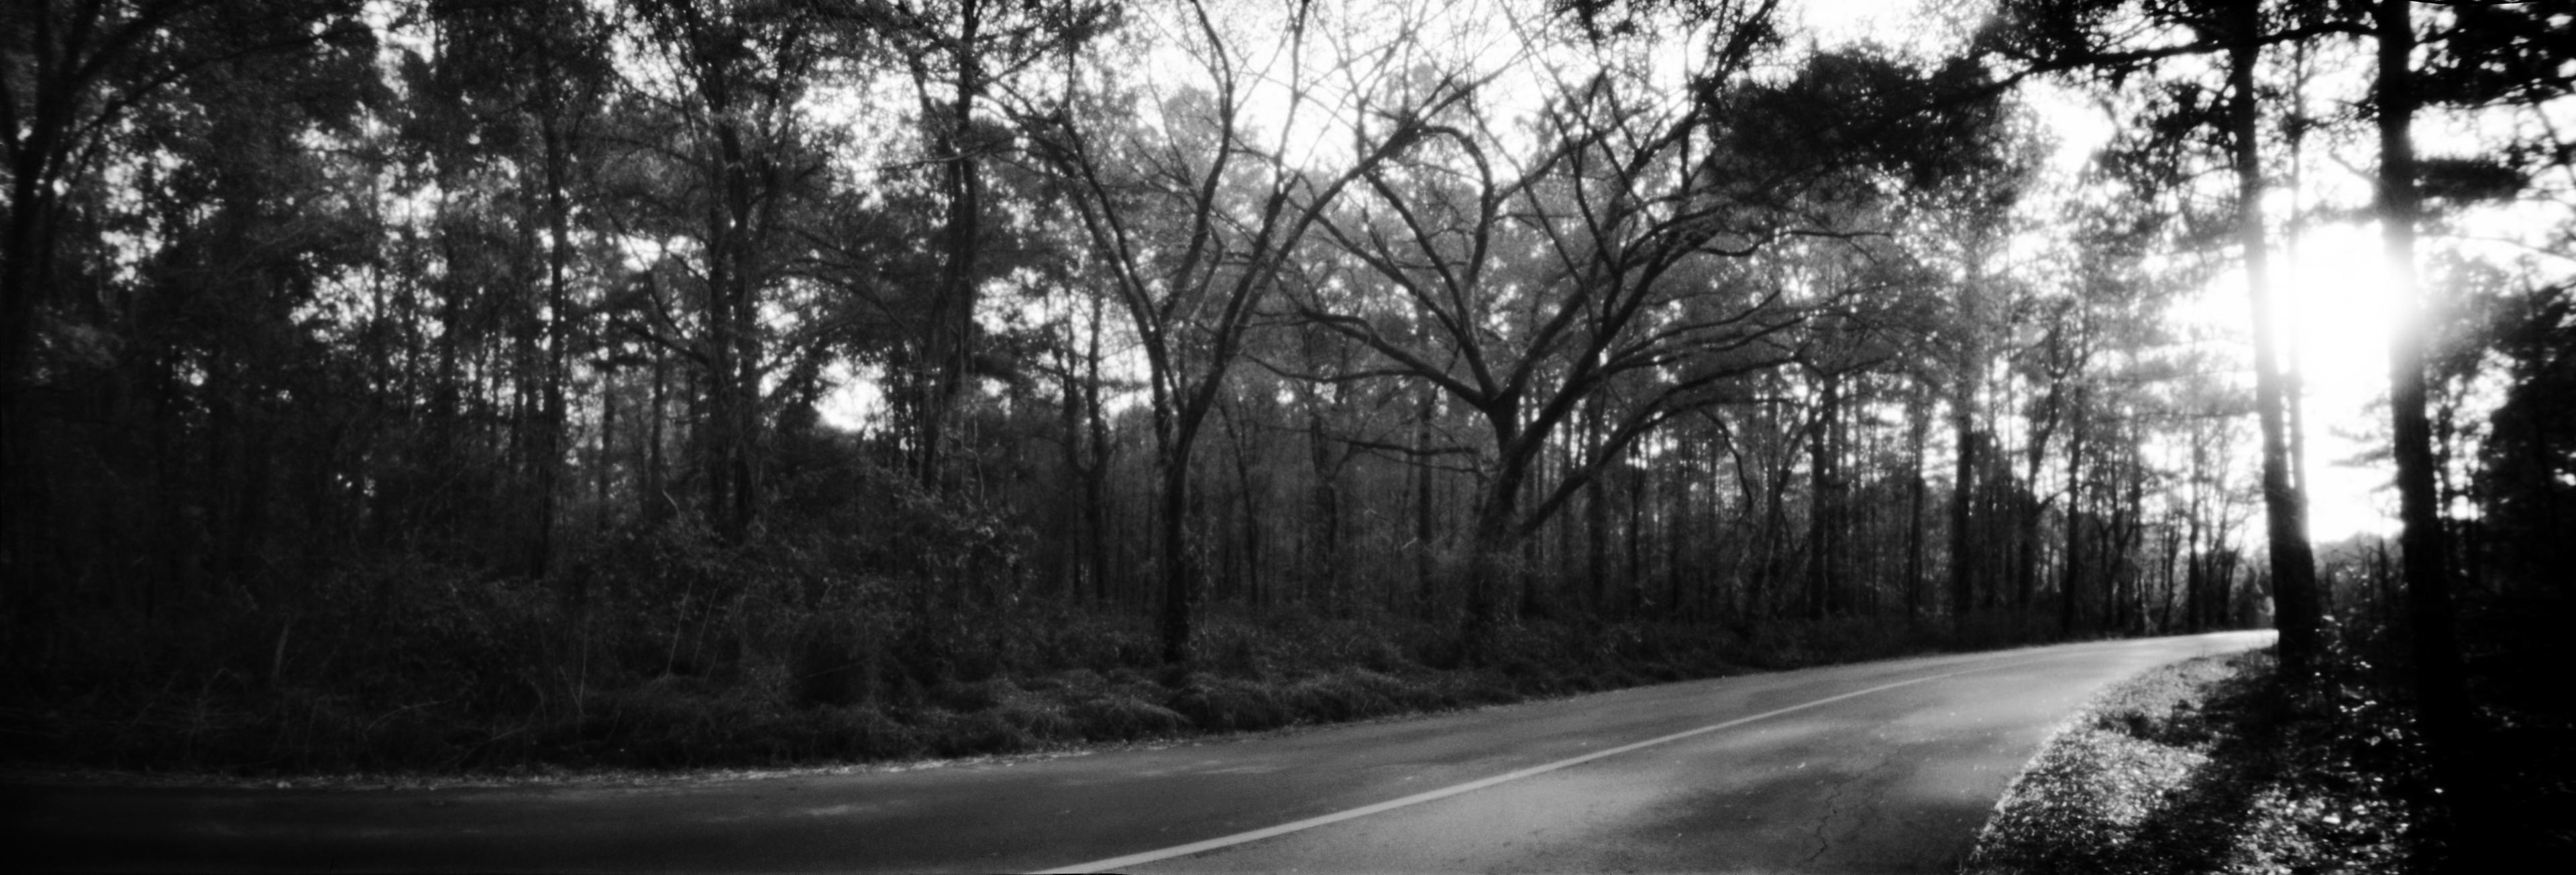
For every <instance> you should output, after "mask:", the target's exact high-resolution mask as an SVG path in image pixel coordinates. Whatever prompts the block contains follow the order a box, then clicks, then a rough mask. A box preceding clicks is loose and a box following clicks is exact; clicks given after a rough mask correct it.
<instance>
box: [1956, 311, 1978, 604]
mask: <svg viewBox="0 0 2576 875" xmlns="http://www.w3.org/2000/svg"><path fill="white" fill-rule="evenodd" d="M1967 360H1968V361H1969V362H1975V361H1977V358H1976V356H1975V355H1973V354H1972V355H1970V356H1969V357H1968V358H1967ZM1972 371H1973V369H1969V370H1968V371H1963V373H1961V374H1960V376H1959V386H1958V393H1957V396H1956V397H1955V398H1953V399H1952V401H1951V412H1950V421H1951V431H1952V433H1953V435H1955V437H1956V443H1957V445H1958V450H1957V453H1956V456H1957V464H1956V467H1955V468H1954V472H1953V474H1952V477H1951V481H1950V490H1951V491H1950V622H1951V624H1952V625H1953V627H1954V628H1956V629H1957V630H1958V631H1961V632H1965V631H1967V627H1968V610H1969V608H1970V607H1971V604H1972V602H1971V599H1973V598H1974V597H1975V589H1976V580H1977V547H1976V538H1975V537H1974V534H1973V532H1971V531H1970V524H1971V523H1973V522H1974V519H1973V513H1972V512H1971V509H1972V508H1973V507H1974V501H1975V496H1976V494H1977V433H1976V428H1977V413H1976V379H1977V378H1976V375H1975V374H1974V373H1973V372H1972Z"/></svg>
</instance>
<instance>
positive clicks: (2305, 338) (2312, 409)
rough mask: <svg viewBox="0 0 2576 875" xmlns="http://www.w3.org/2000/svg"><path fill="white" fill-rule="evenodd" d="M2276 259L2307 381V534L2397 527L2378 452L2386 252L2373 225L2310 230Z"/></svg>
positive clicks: (2290, 332) (2329, 535)
mask: <svg viewBox="0 0 2576 875" xmlns="http://www.w3.org/2000/svg"><path fill="white" fill-rule="evenodd" d="M2287 255H2288V257H2286V258H2283V259H2282V260H2281V261H2282V264H2281V269H2280V273H2279V276H2280V278H2281V280H2282V282H2281V287H2282V288H2283V290H2284V291H2285V292H2286V293H2287V294H2286V295H2284V297H2285V298H2286V300H2285V301H2283V303H2284V304H2285V305H2286V308H2285V309H2286V312H2284V313H2283V317H2284V318H2283V319H2282V320H2281V323H2282V327H2283V329H2284V331H2285V333H2286V334H2287V336H2286V337H2284V338H2283V340H2284V341H2286V342H2288V343H2289V344H2292V345H2294V348H2295V349H2296V350H2297V353H2298V357H2299V366H2300V372H2301V378H2302V380H2303V382H2304V384H2305V389H2306V392H2305V398H2304V401H2305V404H2306V408H2305V409H2306V414H2307V416H2306V419H2307V426H2308V427H2307V457H2308V465H2307V468H2308V476H2309V478H2310V483H2309V484H2308V532H2309V535H2310V536H2311V537H2314V538H2316V539H2318V540H2323V541H2335V540H2342V539H2344V538H2348V537H2351V536H2353V535H2355V534H2360V533H2364V532H2369V533H2377V534H2389V533H2393V532H2395V531H2396V520H2395V518H2394V513H2393V511H2392V508H2391V505H2390V499H2389V498H2388V497H2387V496H2385V495H2382V494H2379V493H2381V492H2382V491H2383V487H2385V486H2387V484H2388V483H2389V476H2390V475H2389V468H2388V462H2387V461H2386V457H2385V455H2384V454H2376V455H2373V456H2371V457H2370V461H2361V459H2362V458H2364V457H2365V455H2366V454H2373V453H2374V451H2378V450H2384V449H2385V446H2386V441H2385V439H2384V438H2383V437H2382V436H2383V435H2385V434H2386V433H2387V425H2386V422H2385V420H2386V417H2387V415H2388V414H2387V410H2386V408H2385V407H2384V406H2377V405H2375V404H2374V402H2376V401H2377V400H2379V399H2380V398H2382V397H2383V396H2384V395H2385V394H2386V392H2387V388H2388V340H2389V331H2390V329H2391V327H2392V326H2391V324H2390V321H2389V319H2390V317H2389V313H2390V311H2391V309H2392V308H2391V307H2390V306H2389V290H2388V260H2387V255H2386V250H2385V249H2384V248H2383V247H2382V246H2381V245H2380V241H2379V230H2378V228H2377V226H2375V225H2348V224H2337V225H2326V226H2321V227H2317V228H2311V229H2308V231H2307V233H2305V234H2304V235H2302V236H2301V238H2300V239H2299V241H2298V243H2297V245H2296V246H2295V247H2293V248H2292V249H2291V251H2290V252H2289V253H2287Z"/></svg>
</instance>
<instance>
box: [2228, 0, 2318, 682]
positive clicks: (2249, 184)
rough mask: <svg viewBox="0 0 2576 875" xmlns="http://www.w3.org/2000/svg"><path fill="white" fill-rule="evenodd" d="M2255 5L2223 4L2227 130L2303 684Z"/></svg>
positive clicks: (2312, 609) (2297, 520)
mask: <svg viewBox="0 0 2576 875" xmlns="http://www.w3.org/2000/svg"><path fill="white" fill-rule="evenodd" d="M2259 6H2260V3H2259V0H2238V2H2237V3H2235V4H2234V5H2231V6H2230V7H2228V20H2229V22H2230V31H2231V37H2230V39H2231V45H2230V46H2229V47H2228V50H2227V54H2228V72H2227V78H2228V89H2229V91H2230V92H2231V93H2230V95H2229V98H2228V113H2227V115H2228V127H2229V133H2230V139H2231V140H2232V142H2231V144H2230V145H2231V146H2232V147H2233V149H2232V151H2233V152H2234V155H2233V158H2234V162H2235V169H2236V197H2237V203H2236V211H2237V212H2236V235H2237V242H2238V243H2239V244H2240V245H2241V246H2242V247H2243V248H2244V250H2245V278H2246V287H2247V290H2248V297H2249V298H2250V299H2251V303H2252V305H2253V310H2254V396H2255V408H2256V411H2257V414H2258V418H2259V420H2260V422H2261V425H2262V430H2263V511H2264V523H2265V525H2264V540H2265V541H2266V542H2267V543H2268V549H2269V552H2270V554H2271V569H2272V592H2273V598H2274V604H2273V611H2274V614H2273V616H2274V623H2275V625H2277V626H2279V627H2280V630H2281V644H2280V653H2281V673H2282V675H2283V676H2284V677H2287V678H2290V679H2291V681H2292V682H2293V683H2304V682H2305V680H2306V679H2307V677H2308V676H2309V675H2310V674H2311V673H2312V672H2313V670H2314V662H2315V660H2316V656H2317V647H2318V643H2317V634H2318V626H2319V624H2320V618H2319V616H2318V612H2317V600H2316V558H2315V555H2314V554H2313V553H2312V552H2311V548H2310V547H2309V545H2308V523H2307V507H2306V505H2307V501H2306V499H2305V497H2304V496H2302V495H2301V494H2300V492H2299V490H2298V487H2297V485H2296V484H2293V483H2291V482H2290V459H2289V435H2288V427H2287V424H2286V423H2285V422H2284V421H2283V420H2284V410H2283V406H2284V400H2285V398H2284V393H2283V391H2282V385H2281V383H2282V379H2281V364H2280V349H2279V347H2280V342H2279V340H2278V338H2277V337H2276V336H2275V334H2274V325H2273V322H2274V320H2273V318H2272V316H2273V308H2272V281H2271V275H2270V271H2271V258H2270V250H2269V245H2270V244H2269V243H2268V242H2267V241H2266V240H2265V234H2264V227H2263V192H2264V182H2263V164H2262V157H2263V156H2262V150H2261V149H2260V148H2259V142H2258V140H2257V138H2258V136H2259V133H2260V127H2261V126H2260V124H2259V121H2260V119H2259V117H2258V116H2257V114H2256V111H2255V93H2254V68H2255V65H2256V63H2257V61H2258V60H2259V59H2260V55H2261V53H2262V47H2261V45H2260V43H2259V42H2258V40H2259V38H2260V37H2261V21H2260V10H2259Z"/></svg>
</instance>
